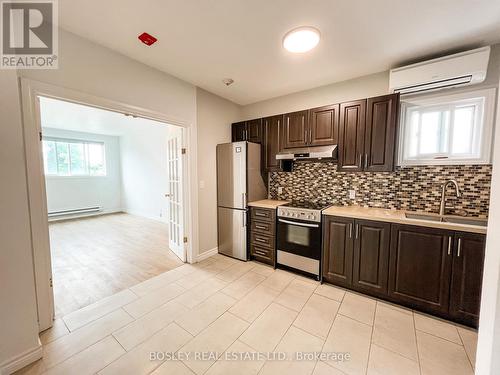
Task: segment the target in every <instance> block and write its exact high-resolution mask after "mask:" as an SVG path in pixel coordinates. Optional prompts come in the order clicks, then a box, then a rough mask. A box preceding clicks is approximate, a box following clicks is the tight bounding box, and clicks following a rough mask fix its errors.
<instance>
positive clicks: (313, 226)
mask: <svg viewBox="0 0 500 375" xmlns="http://www.w3.org/2000/svg"><path fill="white" fill-rule="evenodd" d="M278 221H279V222H280V223H285V224H292V225H298V226H299V227H309V228H318V227H319V224H307V223H297V222H296V221H288V220H283V219H278Z"/></svg>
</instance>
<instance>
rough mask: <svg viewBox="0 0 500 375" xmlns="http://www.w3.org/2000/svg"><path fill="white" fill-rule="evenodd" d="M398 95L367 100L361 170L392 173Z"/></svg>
mask: <svg viewBox="0 0 500 375" xmlns="http://www.w3.org/2000/svg"><path fill="white" fill-rule="evenodd" d="M398 110H399V94H394V95H384V96H379V97H376V98H369V99H368V100H367V108H366V125H365V151H364V160H363V170H365V171H370V172H384V171H392V170H393V169H394V156H395V155H394V152H395V145H396V126H397V123H398V121H397V119H398Z"/></svg>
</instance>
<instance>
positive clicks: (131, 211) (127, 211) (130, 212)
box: [122, 209, 168, 223]
mask: <svg viewBox="0 0 500 375" xmlns="http://www.w3.org/2000/svg"><path fill="white" fill-rule="evenodd" d="M122 212H125V213H126V214H129V215H135V216H141V217H145V218H146V219H151V220H156V221H161V222H162V223H168V218H167V217H160V216H153V215H148V214H145V213H143V212H140V211H134V210H127V209H123V210H122Z"/></svg>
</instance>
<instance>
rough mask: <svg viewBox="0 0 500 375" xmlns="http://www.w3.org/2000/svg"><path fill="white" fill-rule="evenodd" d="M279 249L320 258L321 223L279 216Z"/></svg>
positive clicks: (307, 256)
mask: <svg viewBox="0 0 500 375" xmlns="http://www.w3.org/2000/svg"><path fill="white" fill-rule="evenodd" d="M278 250H281V251H285V252H287V253H292V254H295V255H299V256H303V257H306V258H311V259H316V260H320V258H321V223H315V222H311V221H303V220H295V219H285V218H282V217H278Z"/></svg>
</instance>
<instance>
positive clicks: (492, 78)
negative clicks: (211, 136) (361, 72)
mask: <svg viewBox="0 0 500 375" xmlns="http://www.w3.org/2000/svg"><path fill="white" fill-rule="evenodd" d="M499 64H500V44H495V45H493V46H492V48H491V55H490V62H489V65H488V74H487V76H486V80H485V81H484V82H483V83H481V84H480V85H476V86H471V87H474V88H486V87H498V79H499V69H498V66H499ZM467 89H468V88H466V89H457V90H454V91H456V92H459V91H463V90H467ZM388 92H389V71H386V72H381V73H376V74H372V75H367V76H364V77H359V78H355V79H351V80H348V81H343V82H337V83H332V84H330V85H326V86H321V87H316V88H314V89H311V90H305V91H300V92H296V93H293V94H289V95H284V96H280V97H277V98H273V99H269V100H265V101H261V102H257V103H254V104H249V105H246V106H243V107H242V111H241V120H249V119H252V118H258V117H264V116H270V115H276V114H281V113H287V112H293V111H299V110H302V109H307V108H314V107H320V106H323V105H328V104H333V103H341V102H345V101H349V100H356V99H362V98H368V97H371V96H377V95H385V94H387V93H388Z"/></svg>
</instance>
